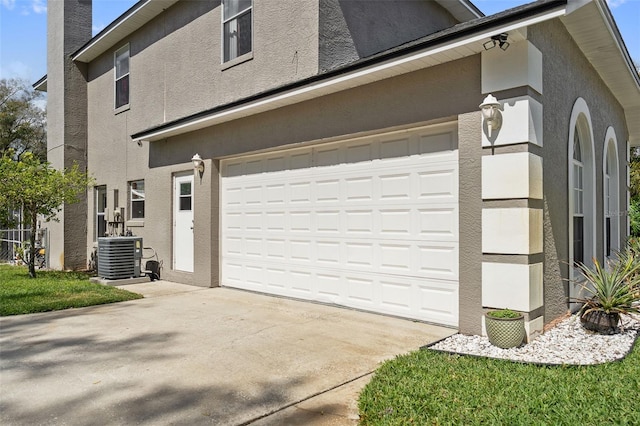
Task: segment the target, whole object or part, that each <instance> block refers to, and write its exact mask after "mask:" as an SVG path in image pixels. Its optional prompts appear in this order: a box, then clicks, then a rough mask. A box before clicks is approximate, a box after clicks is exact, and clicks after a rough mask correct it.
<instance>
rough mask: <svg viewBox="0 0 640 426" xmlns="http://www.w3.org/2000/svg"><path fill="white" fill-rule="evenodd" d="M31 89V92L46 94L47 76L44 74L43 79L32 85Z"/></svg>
mask: <svg viewBox="0 0 640 426" xmlns="http://www.w3.org/2000/svg"><path fill="white" fill-rule="evenodd" d="M31 87H33V90H38V91H40V92H46V91H47V75H46V74H45V75H44V76H43V77H41V78H40V80H38V81H36V82H35V83H33V84H32V85H31Z"/></svg>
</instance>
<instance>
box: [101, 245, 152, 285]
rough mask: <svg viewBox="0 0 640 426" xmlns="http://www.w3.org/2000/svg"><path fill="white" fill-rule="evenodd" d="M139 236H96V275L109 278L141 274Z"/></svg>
mask: <svg viewBox="0 0 640 426" xmlns="http://www.w3.org/2000/svg"><path fill="white" fill-rule="evenodd" d="M141 262H142V238H141V237H102V238H98V276H99V277H102V278H106V279H109V280H116V279H126V278H137V277H140V276H141V268H140V263H141Z"/></svg>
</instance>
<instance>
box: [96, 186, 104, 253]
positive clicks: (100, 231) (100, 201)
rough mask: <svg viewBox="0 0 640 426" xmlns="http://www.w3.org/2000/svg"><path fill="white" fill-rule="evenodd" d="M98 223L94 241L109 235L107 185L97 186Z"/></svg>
mask: <svg viewBox="0 0 640 426" xmlns="http://www.w3.org/2000/svg"><path fill="white" fill-rule="evenodd" d="M95 197H96V223H95V230H96V232H95V235H94V241H97V238H99V237H104V236H105V235H106V234H107V215H106V212H107V187H106V185H102V186H96V188H95Z"/></svg>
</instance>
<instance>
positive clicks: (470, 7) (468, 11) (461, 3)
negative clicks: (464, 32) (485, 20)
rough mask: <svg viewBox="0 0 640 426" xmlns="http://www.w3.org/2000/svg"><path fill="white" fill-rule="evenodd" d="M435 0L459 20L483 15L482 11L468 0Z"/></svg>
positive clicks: (462, 20)
mask: <svg viewBox="0 0 640 426" xmlns="http://www.w3.org/2000/svg"><path fill="white" fill-rule="evenodd" d="M436 2H437V3H438V4H439V5H440V6H442V7H443V8H445V9H446V10H448V11H449V13H450V14H451V15H453V17H454V18H456V19H457V20H458V21H461V22H464V21H469V20H471V19H475V18H482V17H483V16H484V13H482V11H481V10H480V9H478V8H477V7H475V5H474V4H473V3H471V2H470V1H468V0H436Z"/></svg>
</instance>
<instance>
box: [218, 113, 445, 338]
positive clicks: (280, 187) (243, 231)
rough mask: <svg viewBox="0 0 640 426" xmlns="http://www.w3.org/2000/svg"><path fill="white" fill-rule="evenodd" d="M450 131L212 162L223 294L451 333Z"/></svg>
mask: <svg viewBox="0 0 640 426" xmlns="http://www.w3.org/2000/svg"><path fill="white" fill-rule="evenodd" d="M457 148H458V147H457V136H456V131H455V126H452V125H448V126H438V127H435V128H434V127H432V128H423V129H414V130H411V131H405V132H402V133H394V134H386V135H380V136H376V137H368V138H361V139H355V140H349V141H343V142H340V143H332V144H323V145H315V146H313V147H305V148H298V149H290V150H286V151H279V152H271V153H268V154H259V155H252V156H245V157H242V158H234V159H228V160H223V161H222V168H221V232H222V238H221V244H222V247H221V254H222V258H221V267H222V284H223V285H226V286H229V287H237V288H242V289H248V290H254V291H259V292H265V293H272V294H277V295H284V296H291V297H296V298H302V299H308V300H316V301H321V302H329V303H335V304H339V305H344V306H349V307H353V308H358V309H364V310H369V311H375V312H381V313H385V314H392V315H398V316H402V317H407V318H415V319H419V320H423V321H429V322H436V323H440V324H447V325H452V326H457V324H458V149H457Z"/></svg>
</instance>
